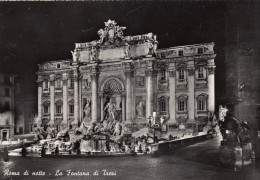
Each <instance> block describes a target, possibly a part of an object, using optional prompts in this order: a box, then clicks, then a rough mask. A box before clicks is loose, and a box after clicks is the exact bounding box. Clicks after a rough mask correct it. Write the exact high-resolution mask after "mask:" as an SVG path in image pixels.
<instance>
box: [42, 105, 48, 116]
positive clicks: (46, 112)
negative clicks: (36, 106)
mask: <svg viewBox="0 0 260 180" xmlns="http://www.w3.org/2000/svg"><path fill="white" fill-rule="evenodd" d="M43 113H44V114H48V113H49V106H46V105H44V106H43Z"/></svg>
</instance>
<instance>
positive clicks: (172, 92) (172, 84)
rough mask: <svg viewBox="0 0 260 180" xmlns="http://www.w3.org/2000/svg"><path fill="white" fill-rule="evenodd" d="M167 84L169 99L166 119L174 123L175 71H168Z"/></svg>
mask: <svg viewBox="0 0 260 180" xmlns="http://www.w3.org/2000/svg"><path fill="white" fill-rule="evenodd" d="M169 75H170V77H169V85H170V100H169V111H170V120H169V121H168V123H169V124H175V123H176V118H175V113H176V107H175V104H176V103H175V77H176V71H175V69H174V70H170V71H169Z"/></svg>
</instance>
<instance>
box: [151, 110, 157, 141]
mask: <svg viewBox="0 0 260 180" xmlns="http://www.w3.org/2000/svg"><path fill="white" fill-rule="evenodd" d="M156 114H157V112H156V111H153V123H152V126H153V143H154V144H155V127H156V126H158V124H156Z"/></svg>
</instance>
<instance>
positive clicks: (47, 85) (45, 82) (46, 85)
mask: <svg viewBox="0 0 260 180" xmlns="http://www.w3.org/2000/svg"><path fill="white" fill-rule="evenodd" d="M43 89H44V90H48V89H49V82H48V80H44V81H43Z"/></svg>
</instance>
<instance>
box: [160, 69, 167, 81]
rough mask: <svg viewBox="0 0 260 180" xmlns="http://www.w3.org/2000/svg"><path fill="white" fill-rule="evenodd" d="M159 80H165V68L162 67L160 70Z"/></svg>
mask: <svg viewBox="0 0 260 180" xmlns="http://www.w3.org/2000/svg"><path fill="white" fill-rule="evenodd" d="M161 80H162V81H166V70H165V69H163V70H162V71H161Z"/></svg>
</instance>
